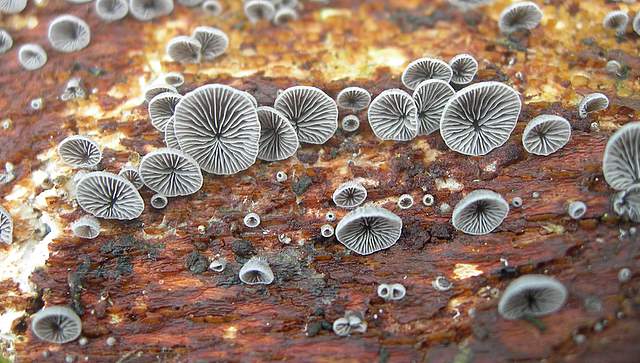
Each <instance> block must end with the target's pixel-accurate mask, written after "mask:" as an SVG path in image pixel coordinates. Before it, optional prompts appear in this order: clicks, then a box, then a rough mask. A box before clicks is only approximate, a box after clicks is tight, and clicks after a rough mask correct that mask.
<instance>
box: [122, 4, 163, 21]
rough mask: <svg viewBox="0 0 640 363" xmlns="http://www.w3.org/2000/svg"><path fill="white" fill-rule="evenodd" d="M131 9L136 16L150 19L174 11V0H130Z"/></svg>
mask: <svg viewBox="0 0 640 363" xmlns="http://www.w3.org/2000/svg"><path fill="white" fill-rule="evenodd" d="M129 11H130V12H131V15H133V17H134V18H136V19H138V20H142V21H149V20H153V19H155V18H159V17H161V16H165V15H169V14H171V13H172V12H173V0H129Z"/></svg>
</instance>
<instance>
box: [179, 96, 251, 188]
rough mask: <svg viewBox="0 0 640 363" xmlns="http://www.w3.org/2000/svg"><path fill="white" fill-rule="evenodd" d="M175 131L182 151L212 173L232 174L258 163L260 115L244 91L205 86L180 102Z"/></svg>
mask: <svg viewBox="0 0 640 363" xmlns="http://www.w3.org/2000/svg"><path fill="white" fill-rule="evenodd" d="M173 127H174V129H175V133H176V137H177V138H178V142H179V143H180V149H182V151H184V152H185V153H187V154H189V155H191V156H192V157H193V158H194V159H195V160H196V161H197V162H198V163H199V164H200V167H201V168H202V169H203V170H205V171H207V172H210V173H213V174H218V175H230V174H235V173H237V172H239V171H242V170H245V169H247V168H248V167H250V166H251V165H253V164H254V163H255V161H256V157H257V156H258V143H259V140H260V122H259V121H258V113H257V112H256V109H255V108H254V107H253V105H252V104H251V101H250V100H249V99H248V98H247V97H246V96H245V95H244V94H243V93H242V92H241V91H238V90H236V89H233V88H231V87H228V86H224V85H219V84H215V85H206V86H202V87H199V88H197V89H195V90H194V91H192V92H189V93H188V94H187V95H185V96H184V97H183V98H182V101H180V103H178V106H177V107H176V112H175V123H174V126H173Z"/></svg>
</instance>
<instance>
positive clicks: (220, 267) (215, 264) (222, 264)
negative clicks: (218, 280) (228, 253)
mask: <svg viewBox="0 0 640 363" xmlns="http://www.w3.org/2000/svg"><path fill="white" fill-rule="evenodd" d="M226 267H227V260H225V259H224V258H217V259H215V260H213V261H211V263H210V264H209V270H211V271H215V272H222V271H224V269H225V268H226Z"/></svg>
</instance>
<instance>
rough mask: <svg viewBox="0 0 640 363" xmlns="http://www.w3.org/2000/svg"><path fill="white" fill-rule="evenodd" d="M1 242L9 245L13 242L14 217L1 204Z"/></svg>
mask: <svg viewBox="0 0 640 363" xmlns="http://www.w3.org/2000/svg"><path fill="white" fill-rule="evenodd" d="M0 242H2V243H5V244H8V245H10V244H12V243H13V218H11V214H9V212H8V211H7V210H6V209H4V207H2V206H0Z"/></svg>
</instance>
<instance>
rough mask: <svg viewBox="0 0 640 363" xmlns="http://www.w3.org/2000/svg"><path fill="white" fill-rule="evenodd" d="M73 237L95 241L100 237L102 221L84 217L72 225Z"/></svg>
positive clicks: (92, 217)
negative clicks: (94, 239)
mask: <svg viewBox="0 0 640 363" xmlns="http://www.w3.org/2000/svg"><path fill="white" fill-rule="evenodd" d="M71 231H72V232H73V235H74V236H76V237H80V238H85V239H93V238H96V237H98V236H99V235H100V221H98V219H97V218H96V217H94V216H82V217H80V218H78V219H76V220H75V221H74V222H73V223H71Z"/></svg>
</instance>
